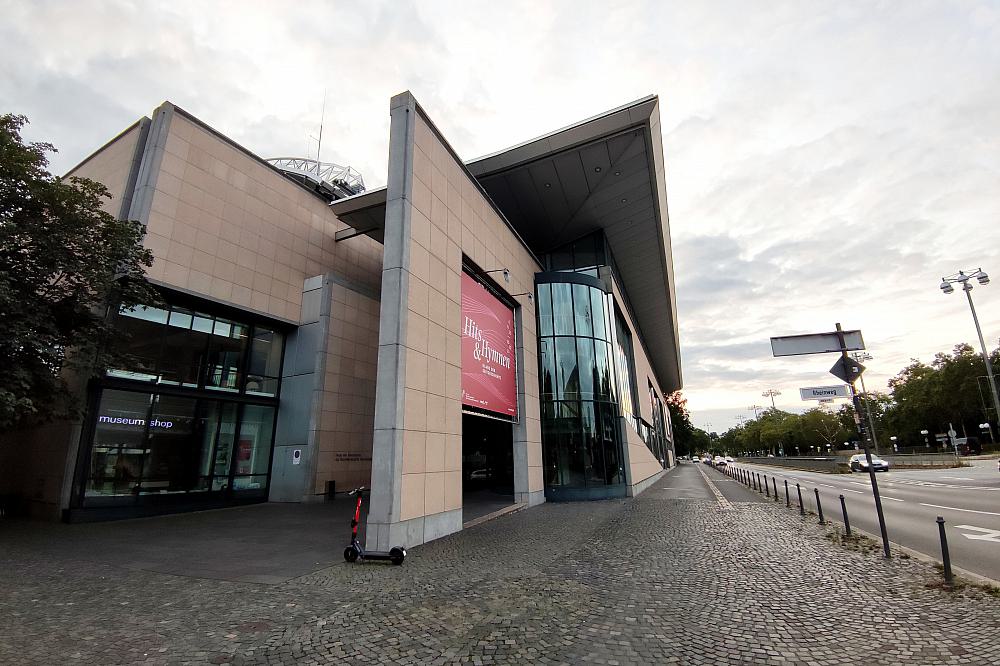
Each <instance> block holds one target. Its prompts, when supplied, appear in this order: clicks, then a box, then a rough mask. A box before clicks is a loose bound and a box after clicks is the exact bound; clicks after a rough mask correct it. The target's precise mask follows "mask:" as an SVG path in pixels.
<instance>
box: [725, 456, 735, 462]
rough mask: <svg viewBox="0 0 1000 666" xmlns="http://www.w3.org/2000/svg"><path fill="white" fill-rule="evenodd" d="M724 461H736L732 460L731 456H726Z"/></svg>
mask: <svg viewBox="0 0 1000 666" xmlns="http://www.w3.org/2000/svg"><path fill="white" fill-rule="evenodd" d="M726 462H727V463H731V462H736V461H735V460H733V458H732V456H726Z"/></svg>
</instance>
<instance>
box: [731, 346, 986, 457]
mask: <svg viewBox="0 0 1000 666" xmlns="http://www.w3.org/2000/svg"><path fill="white" fill-rule="evenodd" d="M991 362H992V363H993V364H994V365H995V366H997V367H1000V350H997V351H994V352H993V353H992V355H991ZM998 381H1000V377H998ZM889 389H890V391H891V393H889V394H886V393H881V392H879V391H871V392H870V393H869V394H868V396H862V397H861V403H862V418H863V419H864V422H865V426H866V427H867V426H868V425H869V419H868V415H867V413H866V411H867V410H870V411H871V421H872V422H873V423H874V429H875V436H876V439H877V440H878V444H879V448H880V450H882V451H892V444H891V443H890V439H889V438H890V437H892V436H895V437H896V444H897V445H898V446H899V448H900V450H906V449H910V448H926V445H925V440H924V437H923V435H921V434H920V431H921V430H928V431H929V435H928V442H929V444H930V446H931V448H935V447H937V444H936V443H935V441H934V434H936V433H943V432H947V430H948V426H949V424H951V425H952V426H953V427H954V428H955V430H956V431H957V432H958V433H959V436H960V437H961V436H963V435H977V436H978V435H980V434H981V433H980V430H979V424H980V423H983V422H984V421H987V420H988V421H991V422H993V424H994V433H997V428H996V415H995V414H994V413H993V410H992V403H991V397H990V393H989V385H988V384H987V382H986V364H985V363H984V362H983V357H982V355H981V354H979V353H978V352H977V351H976V350H975V348H973V347H972V346H971V345H968V344H965V343H962V344H959V345H956V346H955V349H954V350H953V352H952V353H951V354H945V353H939V354H937V355H936V356H935V357H934V360H933V361H932V362H931V364H930V365H927V364H926V363H922V362H920V361H918V360H916V359H913V360H911V362H910V364H909V365H907V366H906V367H904V368H903V369H902V370H900V371H899V373H898V374H897V375H896V376H895V377H893V378H892V379H890V380H889ZM857 439H858V434H857V426H856V425H855V423H854V407H853V406H852V405H850V404H844V405H841V406H840V409H839V410H838V411H837V412H835V413H831V412H828V411H826V410H824V409H822V408H815V409H810V410H809V411H807V412H805V413H803V414H790V413H788V412H782V411H780V410H776V409H770V410H767V411H765V412H764V413H763V414H762V415H761V416H760V418H758V419H757V420H755V421H748V422H746V423H744V424H743V425H741V426H739V427H736V428H732V429H730V430H729V431H727V432H725V433H723V435H722V436H721V437H720V438H719V446H718V447H717V448H718V449H719V450H720V452H728V453H742V452H744V451H762V452H764V453H765V454H767V453H773V454H774V455H780V452H781V451H782V450H784V453H785V455H796V454H801V455H808V454H809V453H810V452H812V453H814V454H815V453H817V452H819V451H823V452H825V451H826V449H827V447H828V446H829V447H830V450H837V449H841V448H843V443H844V442H854V441H856V440H857ZM985 443H986V444H989V441H988V437H987V440H986V442H985Z"/></svg>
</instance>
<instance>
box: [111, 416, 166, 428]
mask: <svg viewBox="0 0 1000 666" xmlns="http://www.w3.org/2000/svg"><path fill="white" fill-rule="evenodd" d="M97 422H98V423H110V424H112V425H129V426H136V427H137V428H143V427H145V426H146V419H130V418H128V417H122V416H104V415H101V416H98V417H97ZM149 427H150V428H164V429H166V428H173V427H174V424H173V421H159V420H157V419H153V420H152V421H150V422H149Z"/></svg>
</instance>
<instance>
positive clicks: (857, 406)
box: [837, 322, 889, 557]
mask: <svg viewBox="0 0 1000 666" xmlns="http://www.w3.org/2000/svg"><path fill="white" fill-rule="evenodd" d="M837 338H838V340H839V341H840V357H841V363H843V367H844V373H845V375H848V377H850V374H851V373H850V368H851V366H849V361H850V360H852V359H851V358H850V357H849V356H848V355H847V352H848V351H849V350H848V348H847V344H846V341H845V340H844V330H843V328H841V326H840V323H839V322H838V323H837ZM856 365H858V366H860V365H861V364H860V363H856ZM862 370H863V368H862ZM860 375H861V372H858V373H857V376H854V377H853V378H850V381H848V382H847V384H848V386H850V387H851V402H852V403H854V423H855V424H856V425H857V426H858V435H859V436H860V437H861V443H862V444H864V445H865V460H867V461H868V476H869V478H871V483H872V495H874V496H875V512H876V513H877V514H878V526H879V530H880V531H881V532H882V552H883V553H884V554H885V557H889V533H888V532H887V531H886V529H885V514H883V513H882V496H881V495H880V494H879V492H878V481H877V480H876V479H875V466H874V465H872V451H871V447H869V446H868V438H867V437H865V426H864V424H863V423H862V421H861V401H860V400H859V399H858V392H857V391H856V390H855V388H854V382H855V380H857V378H858V377H859V376H860Z"/></svg>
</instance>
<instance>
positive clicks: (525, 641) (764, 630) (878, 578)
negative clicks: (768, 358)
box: [0, 466, 1000, 666]
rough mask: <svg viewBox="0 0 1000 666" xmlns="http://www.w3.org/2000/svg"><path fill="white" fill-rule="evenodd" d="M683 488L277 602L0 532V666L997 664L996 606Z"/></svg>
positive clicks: (521, 519) (307, 584)
mask: <svg viewBox="0 0 1000 666" xmlns="http://www.w3.org/2000/svg"><path fill="white" fill-rule="evenodd" d="M686 475H700V472H698V470H697V469H696V468H695V467H694V466H685V467H682V468H680V469H677V470H674V471H672V472H670V473H668V474H667V475H666V476H665V477H664V478H663V479H662V480H661V481H659V482H658V483H657V484H656V485H655V486H654V487H653V488H651V489H650V490H648V491H647V492H646V493H644V494H643V495H641V496H640V497H638V498H636V499H634V500H617V501H605V502H591V503H576V504H546V505H543V506H541V507H537V508H534V509H531V510H528V511H522V512H520V513H517V514H513V515H510V516H506V517H503V518H500V519H497V520H494V521H491V522H488V523H485V524H483V525H481V526H479V527H476V528H473V529H470V530H466V531H464V532H462V533H460V534H457V535H453V536H451V537H448V538H445V539H441V540H438V541H435V542H433V543H430V544H427V545H425V546H422V547H419V548H415V549H413V550H412V551H411V557H410V558H409V559H408V561H407V563H406V564H405V565H404V566H402V567H389V566H381V565H377V564H372V565H363V566H357V565H355V566H349V565H345V564H338V565H335V566H331V567H328V568H325V569H321V570H319V571H315V572H313V573H309V574H307V575H304V576H301V577H298V578H295V579H292V580H290V581H287V582H284V583H281V584H276V585H268V584H260V583H238V582H229V581H219V580H204V579H197V578H191V577H185V576H179V575H168V574H163V573H155V572H149V571H142V570H135V569H129V568H125V567H122V566H117V565H115V564H113V563H110V562H113V554H111V555H110V556H105V557H104V558H103V561H99V560H98V559H95V558H93V557H87V556H86V555H87V554H85V553H79V552H65V553H62V554H61V555H59V556H57V557H54V556H52V555H51V554H46V555H45V556H44V557H35V556H33V552H32V549H31V546H30V543H27V544H25V543H20V542H18V541H17V540H14V542H13V543H7V544H4V543H3V541H2V539H3V535H4V533H3V531H2V530H0V663H2V664H28V663H31V664H35V663H60V664H62V663H79V664H119V663H148V664H186V663H197V664H204V663H214V664H220V663H234V664H284V663H317V664H318V663H322V664H329V663H354V664H362V663H363V664H372V663H384V664H417V663H439V664H440V663H454V662H470V663H477V664H479V663H482V664H490V663H516V664H523V663H529V662H537V663H546V664H548V663H552V664H555V663H568V664H580V663H597V664H663V663H679V664H736V663H739V664H809V665H815V666H821V665H825V664H997V663H1000V631H998V630H1000V600H997V599H994V598H993V597H991V596H989V595H987V594H985V593H982V592H978V591H966V592H964V593H961V594H956V593H948V592H943V591H941V590H939V589H935V588H932V587H927V584H928V583H930V582H933V581H935V580H936V576H937V574H936V572H935V571H934V570H933V568H931V567H930V566H928V565H926V564H923V563H920V562H916V561H913V560H909V561H904V560H898V559H894V560H891V561H883V560H882V559H881V558H879V557H878V556H877V555H874V554H868V553H860V552H856V551H853V550H847V549H844V548H842V547H840V546H838V545H835V544H833V543H831V542H830V540H829V539H827V538H824V536H823V535H824V532H825V528H821V527H818V526H815V525H814V524H813V521H812V520H808V521H804V520H801V519H799V518H798V517H797V515H796V514H794V513H793V512H789V511H788V510H786V509H785V508H784V506H783V505H778V506H776V505H774V504H770V503H762V502H759V501H749V500H750V499H752V498H751V497H749V496H748V497H747V498H746V499H747V500H748V501H740V498H739V497H736V499H734V498H733V497H732V495H731V493H730V494H729V497H730V500H731V503H730V508H728V509H726V508H723V505H720V503H719V501H718V500H717V499H715V497H714V496H712V495H710V494H708V493H703V495H704V498H702V499H698V498H694V499H693V498H691V497H685V498H683V499H679V498H678V492H677V491H675V490H672V489H673V488H676V482H677V481H678V480H684V481H686V482H691V477H690V476H686ZM719 478H720V479H721V478H722V477H721V475H720V476H719ZM719 483H720V484H721V483H723V482H722V481H720V482H719ZM728 491H729V489H727V492H728ZM687 494H688V495H691V493H687ZM240 555H241V554H240V552H239V550H238V549H234V551H233V552H232V553H231V557H232V558H233V561H234V562H238V561H239V558H240Z"/></svg>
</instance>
